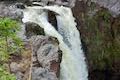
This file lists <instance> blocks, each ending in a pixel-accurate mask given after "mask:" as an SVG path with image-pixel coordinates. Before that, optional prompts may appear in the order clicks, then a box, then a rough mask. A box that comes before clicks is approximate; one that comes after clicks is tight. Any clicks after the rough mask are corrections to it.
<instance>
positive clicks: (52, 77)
mask: <svg viewBox="0 0 120 80" xmlns="http://www.w3.org/2000/svg"><path fill="white" fill-rule="evenodd" d="M58 45H59V42H58V40H57V39H56V38H53V37H50V36H34V37H32V48H33V49H32V51H33V58H32V59H33V65H32V80H58V76H59V70H60V62H61V57H62V52H61V50H60V49H59V47H58Z"/></svg>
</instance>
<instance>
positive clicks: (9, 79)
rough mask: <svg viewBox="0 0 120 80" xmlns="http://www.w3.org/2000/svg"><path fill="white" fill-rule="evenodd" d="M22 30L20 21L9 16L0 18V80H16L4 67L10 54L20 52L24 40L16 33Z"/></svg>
mask: <svg viewBox="0 0 120 80" xmlns="http://www.w3.org/2000/svg"><path fill="white" fill-rule="evenodd" d="M19 30H20V27H19V24H18V22H16V21H15V20H12V19H9V18H0V65H1V66H0V80H16V79H15V77H14V76H13V75H12V74H10V73H9V72H7V71H6V70H5V69H4V68H3V66H2V65H3V64H4V63H5V62H7V61H8V59H9V57H10V54H14V53H18V52H20V50H21V48H22V46H21V45H22V42H21V40H20V39H19V38H18V37H17V35H16V33H17V31H19Z"/></svg>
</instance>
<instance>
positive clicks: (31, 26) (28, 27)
mask: <svg viewBox="0 0 120 80" xmlns="http://www.w3.org/2000/svg"><path fill="white" fill-rule="evenodd" d="M25 35H26V37H27V38H31V37H32V36H34V35H45V33H44V29H43V28H41V27H40V26H39V25H37V24H35V23H32V22H27V23H25Z"/></svg>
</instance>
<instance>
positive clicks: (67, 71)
mask: <svg viewBox="0 0 120 80" xmlns="http://www.w3.org/2000/svg"><path fill="white" fill-rule="evenodd" d="M48 11H53V12H55V13H56V14H57V15H56V18H57V27H58V31H57V30H56V29H55V28H54V26H52V25H51V24H50V23H49V22H48V17H47V12H48ZM23 13H24V17H23V19H22V21H23V22H24V23H26V22H34V23H36V24H38V25H39V26H40V27H42V28H43V29H44V31H45V34H46V35H49V36H53V37H56V38H57V39H58V41H59V42H60V44H59V46H60V49H61V50H62V52H63V57H62V62H61V69H60V80H88V70H87V65H86V62H85V56H84V52H83V50H82V47H81V41H80V35H79V32H78V30H77V28H76V23H75V21H74V20H75V18H74V17H73V15H72V11H71V9H70V8H67V7H63V6H44V7H41V6H32V7H26V8H25V9H24V10H23Z"/></svg>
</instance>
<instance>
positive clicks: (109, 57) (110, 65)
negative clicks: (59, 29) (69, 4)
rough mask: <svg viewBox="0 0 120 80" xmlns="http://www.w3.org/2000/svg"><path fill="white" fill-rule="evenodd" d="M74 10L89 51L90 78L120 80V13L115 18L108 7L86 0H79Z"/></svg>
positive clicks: (83, 40)
mask: <svg viewBox="0 0 120 80" xmlns="http://www.w3.org/2000/svg"><path fill="white" fill-rule="evenodd" d="M98 1H99V0H98ZM103 3H104V1H103ZM119 9H120V8H119ZM73 13H74V16H75V17H76V22H77V23H78V25H77V26H78V29H79V30H80V34H81V38H82V42H83V48H84V50H85V52H86V57H87V61H88V65H89V66H88V67H89V73H90V74H89V76H90V80H119V79H120V77H119V76H120V62H119V61H120V59H119V57H120V47H119V46H120V38H119V36H120V32H119V31H120V24H119V23H120V22H119V20H120V18H119V16H118V17H116V18H114V17H113V15H112V14H111V12H110V11H109V10H108V9H106V8H103V7H100V6H99V5H97V4H95V3H93V2H92V3H91V4H89V5H88V3H87V2H84V1H77V2H76V6H75V7H74V8H73ZM100 75H101V76H100Z"/></svg>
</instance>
